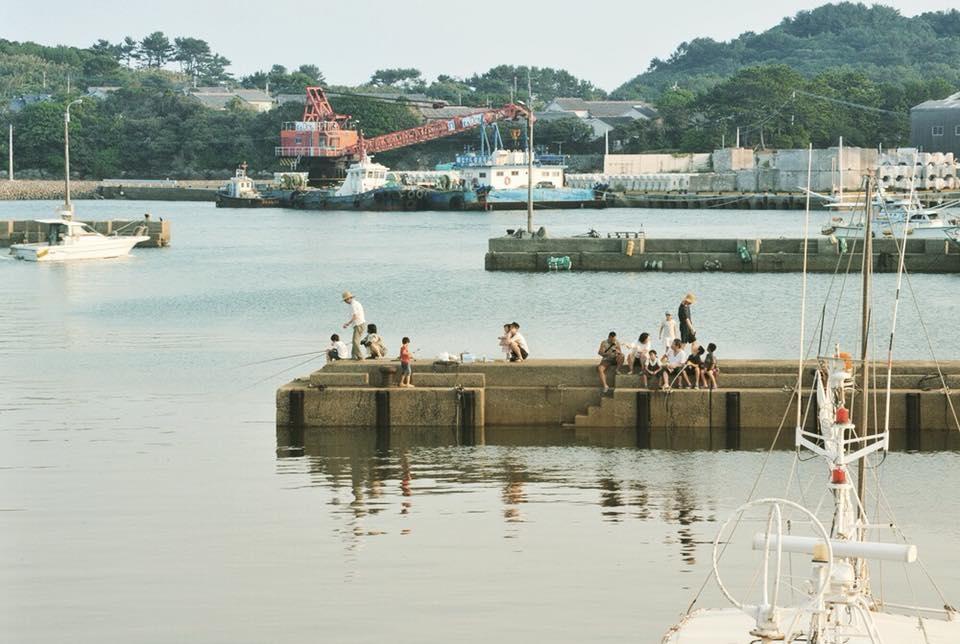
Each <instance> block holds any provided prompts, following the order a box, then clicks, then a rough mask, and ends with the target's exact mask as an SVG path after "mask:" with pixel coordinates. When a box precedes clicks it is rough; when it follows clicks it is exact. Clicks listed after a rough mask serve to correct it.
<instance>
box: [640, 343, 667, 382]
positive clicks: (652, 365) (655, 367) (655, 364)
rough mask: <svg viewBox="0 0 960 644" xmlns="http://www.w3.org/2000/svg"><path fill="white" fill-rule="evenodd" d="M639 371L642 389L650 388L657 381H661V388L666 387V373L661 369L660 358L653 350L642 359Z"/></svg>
mask: <svg viewBox="0 0 960 644" xmlns="http://www.w3.org/2000/svg"><path fill="white" fill-rule="evenodd" d="M640 369H641V370H642V373H643V386H644V387H647V386H650V387H652V386H653V385H654V383H656V382H657V380H661V383H660V386H661V387H666V386H667V372H666V370H665V369H664V368H663V365H662V364H660V358H659V357H658V356H657V352H656V351H654V350H653V349H650V351H648V352H647V357H646V358H644V360H643V364H642V365H641V366H640Z"/></svg>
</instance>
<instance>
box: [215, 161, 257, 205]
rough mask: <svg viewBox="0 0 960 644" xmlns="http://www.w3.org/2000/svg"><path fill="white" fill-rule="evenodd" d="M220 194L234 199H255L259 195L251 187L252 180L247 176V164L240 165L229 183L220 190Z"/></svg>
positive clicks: (252, 186)
mask: <svg viewBox="0 0 960 644" xmlns="http://www.w3.org/2000/svg"><path fill="white" fill-rule="evenodd" d="M221 192H222V193H223V194H225V195H226V196H228V197H233V198H234V199H257V198H259V197H260V193H259V192H258V191H257V189H256V188H255V187H254V185H253V179H251V178H250V177H248V176H247V164H246V163H241V164H240V166H239V167H238V168H237V172H236V174H235V175H234V176H233V178H231V179H230V183H228V184H227V185H225V186H224V187H223V188H221Z"/></svg>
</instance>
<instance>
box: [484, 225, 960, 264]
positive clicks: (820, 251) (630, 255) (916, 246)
mask: <svg viewBox="0 0 960 644" xmlns="http://www.w3.org/2000/svg"><path fill="white" fill-rule="evenodd" d="M862 249H863V246H862V241H855V240H853V239H836V238H833V237H825V236H819V237H815V238H812V239H810V240H809V243H808V251H807V254H808V267H807V270H808V271H810V272H813V273H832V272H834V271H835V270H838V267H839V270H841V271H845V270H846V267H847V264H848V262H849V263H850V270H851V271H852V272H858V273H859V272H860V266H861V263H862V257H863V255H862ZM873 251H874V255H873V269H874V271H875V272H878V273H890V272H896V270H897V257H898V252H897V241H896V240H894V239H888V238H884V239H875V240H874V242H873ZM564 257H566V258H569V269H570V270H574V271H626V272H643V271H668V272H672V271H682V272H700V271H706V272H711V271H722V272H733V273H787V272H799V271H801V270H802V269H803V240H802V239H657V238H647V237H644V236H642V234H640V235H633V236H630V237H627V236H625V234H622V235H621V236H620V237H599V238H593V237H559V238H549V237H548V238H544V239H538V238H530V237H526V238H523V239H518V238H517V237H513V236H505V237H495V238H492V239H490V241H489V244H488V251H487V254H486V257H485V260H484V265H485V268H486V270H488V271H529V272H536V271H547V270H550V269H551V266H556V265H558V262H557V259H556V258H564ZM552 258H553V260H552V261H551V259H552ZM559 265H560V266H562V267H565V266H566V265H567V263H566V262H561V263H560V264H559ZM905 266H906V269H907V270H908V271H911V272H914V273H958V272H960V250H958V248H957V247H956V246H954V245H952V244H951V243H950V242H949V240H947V239H946V237H945V236H944V238H943V239H908V240H907V252H906V259H905Z"/></svg>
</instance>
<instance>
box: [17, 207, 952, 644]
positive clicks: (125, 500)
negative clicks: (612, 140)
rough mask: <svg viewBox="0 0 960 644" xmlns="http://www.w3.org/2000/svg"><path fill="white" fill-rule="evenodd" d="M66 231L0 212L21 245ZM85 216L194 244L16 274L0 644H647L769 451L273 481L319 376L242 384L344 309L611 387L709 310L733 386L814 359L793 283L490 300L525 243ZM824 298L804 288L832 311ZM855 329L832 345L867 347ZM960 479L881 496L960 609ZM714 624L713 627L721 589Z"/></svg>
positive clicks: (448, 462)
mask: <svg viewBox="0 0 960 644" xmlns="http://www.w3.org/2000/svg"><path fill="white" fill-rule="evenodd" d="M51 208H52V204H45V203H0V219H8V218H28V217H34V216H41V215H47V214H48V213H49V212H50V209H51ZM78 209H79V212H80V213H81V215H83V216H88V217H90V218H96V219H101V218H111V217H113V218H129V217H133V216H138V215H139V214H141V213H142V212H144V211H150V212H152V213H153V214H154V216H155V217H158V216H163V217H164V218H165V219H169V220H171V221H172V222H173V246H172V247H171V248H169V249H164V250H138V251H136V252H135V254H134V256H132V257H130V258H128V259H125V260H118V261H110V262H90V263H80V264H74V265H70V266H37V265H27V264H23V263H18V262H12V261H2V262H0V280H2V283H3V284H4V292H5V305H4V306H3V307H0V641H10V642H62V641H64V640H65V639H66V638H69V639H71V640H73V641H90V642H103V643H106V642H171V641H185V642H204V643H207V642H210V643H213V642H227V641H228V642H304V641H324V642H382V641H384V640H385V639H386V638H392V639H393V640H394V641H405V642H406V641H409V642H450V641H457V642H486V641H489V640H490V639H492V638H496V639H497V640H500V641H505V642H529V641H540V640H547V639H550V640H553V641H558V642H582V641H611V642H625V641H642V642H646V641H656V640H657V639H658V637H659V634H660V632H661V631H662V630H663V628H664V627H665V626H667V625H668V624H669V623H671V622H672V621H673V619H674V618H675V617H676V616H677V615H678V614H679V613H680V611H681V610H682V609H683V608H685V607H686V605H687V604H688V603H689V601H690V599H691V598H692V596H693V594H694V593H695V591H696V589H697V588H698V587H699V585H700V583H701V582H702V581H703V579H704V577H705V575H706V572H707V569H708V567H709V564H708V561H709V552H710V545H709V542H710V541H711V540H712V539H713V536H714V534H715V532H716V529H717V520H720V519H722V518H723V517H724V516H725V515H726V513H727V512H728V511H729V510H730V509H732V508H734V507H736V506H737V505H738V504H739V503H740V502H742V501H743V500H744V499H745V497H746V494H747V490H748V489H749V487H750V486H751V485H752V483H753V478H754V476H755V475H756V473H757V472H758V470H759V468H760V466H761V462H762V461H763V458H764V454H763V453H762V452H759V451H742V452H717V451H704V450H703V449H694V448H698V447H703V446H706V445H709V441H708V440H701V438H702V437H700V438H691V437H689V436H677V437H676V441H675V442H674V443H671V444H674V445H675V446H678V447H681V446H682V447H684V448H685V449H656V450H643V451H641V450H636V449H632V448H631V447H629V445H630V439H629V436H628V435H620V434H617V433H616V432H614V433H596V434H591V435H588V436H583V435H570V436H566V435H563V434H559V433H556V432H552V433H547V432H526V431H509V430H497V431H494V430H488V432H487V434H486V444H485V445H481V446H476V447H458V446H456V443H455V440H454V437H453V436H452V435H451V434H450V433H449V432H443V431H439V432H420V433H417V434H415V435H409V434H403V435H395V436H394V437H393V439H392V441H391V444H390V447H389V449H382V447H383V446H382V445H381V449H378V448H377V444H376V440H375V437H373V436H371V435H369V434H368V433H365V432H359V433H357V432H354V433H344V432H313V433H308V435H306V436H304V437H303V442H304V444H305V448H304V450H303V451H302V452H300V451H289V450H284V449H281V450H280V454H281V456H280V457H278V456H277V435H276V433H275V427H274V424H273V411H274V409H273V392H274V390H275V388H276V386H277V385H279V384H281V383H283V382H285V381H286V380H288V379H289V378H290V377H292V376H293V375H299V374H303V373H306V372H307V371H309V370H310V369H311V368H314V367H316V366H319V365H318V363H316V362H314V363H310V364H305V365H302V366H299V367H296V368H294V369H292V370H290V371H288V372H286V373H282V374H278V373H277V372H279V371H280V370H281V369H284V368H285V367H290V366H292V365H293V364H295V363H296V362H297V360H291V361H286V362H284V361H281V362H276V363H269V364H265V365H259V366H254V367H247V368H238V366H239V365H242V364H244V363H248V362H252V361H256V360H263V359H267V358H272V357H275V356H281V355H287V354H293V353H300V352H304V351H310V350H314V349H317V348H320V347H321V346H322V345H323V344H325V339H326V337H327V336H329V334H330V333H332V332H334V331H336V330H337V329H338V328H339V324H340V323H342V321H343V320H344V319H345V318H346V317H347V309H346V307H345V306H344V305H343V304H342V303H341V302H340V300H339V294H340V292H341V291H342V290H344V289H350V290H352V291H353V292H354V293H356V294H357V297H358V299H360V300H361V301H362V302H363V303H364V305H365V307H366V309H367V314H368V317H369V318H370V320H371V321H375V322H378V323H379V324H380V326H381V330H382V331H383V332H384V333H383V334H384V336H385V337H386V339H387V341H388V345H389V346H390V348H391V349H392V350H394V349H395V348H396V346H397V344H398V340H399V337H400V336H401V335H410V336H411V337H413V338H414V344H415V345H416V346H417V347H418V348H419V349H420V350H421V355H425V356H430V355H436V354H437V353H438V352H440V351H465V350H469V351H473V352H474V353H477V354H484V353H486V354H488V355H491V356H493V355H495V354H496V349H497V347H496V335H497V332H498V330H499V324H500V323H502V322H503V321H508V320H511V319H517V320H519V321H520V322H521V324H523V326H524V330H525V331H526V332H527V337H528V339H529V340H530V343H531V345H532V347H533V351H534V353H535V355H537V356H565V357H574V356H582V357H589V356H590V355H591V354H592V353H593V351H594V349H595V345H596V344H597V342H598V341H599V339H600V337H601V336H602V335H605V333H606V332H607V331H608V330H610V329H611V328H613V329H617V330H618V331H620V332H621V333H624V334H626V333H631V334H634V333H639V331H642V330H653V331H655V329H656V327H655V325H656V324H657V323H658V321H659V318H660V317H661V316H662V312H663V310H666V309H670V310H675V308H676V303H677V301H678V300H679V299H680V297H681V296H682V295H683V293H685V292H686V291H687V290H694V291H695V292H697V294H698V295H699V296H700V301H699V302H698V304H697V306H696V308H695V310H694V316H695V320H696V321H697V322H698V326H699V327H700V329H701V335H702V337H703V338H704V339H710V340H714V341H716V342H717V343H718V344H720V345H721V351H720V355H721V356H726V357H780V356H786V357H792V356H793V355H795V354H796V351H797V349H796V340H795V339H794V338H795V335H796V330H795V327H796V325H797V322H794V321H793V320H796V319H797V317H798V314H797V309H796V305H795V301H796V295H795V294H796V291H797V289H798V287H799V277H798V276H795V275H785V276H776V275H760V276H740V275H711V274H703V275H689V276H687V275H669V274H632V275H622V274H576V273H572V274H560V275H539V274H538V275H523V274H504V273H496V274H490V273H485V272H484V271H483V253H484V251H485V247H486V239H487V238H488V237H489V236H491V235H493V234H499V233H501V232H502V231H503V230H504V229H505V228H508V227H514V226H517V225H518V224H522V217H523V215H522V214H511V213H497V214H493V215H489V214H486V215H481V214H477V215H463V214H442V213H429V214H356V213H322V214H318V213H298V212H284V211H251V212H243V211H222V210H221V211H218V210H216V209H214V208H213V207H212V204H172V203H121V202H81V203H80V204H79V207H78ZM538 216H539V217H541V218H542V219H541V222H542V223H544V224H545V225H547V226H548V228H549V229H550V231H551V232H552V233H553V234H565V233H579V232H583V231H585V230H586V229H588V228H591V227H592V228H601V229H603V230H634V229H637V228H639V227H640V226H641V225H642V226H643V228H644V229H645V230H646V231H647V232H648V234H662V235H671V236H673V235H676V236H682V235H685V236H696V235H701V236H729V237H747V236H770V235H774V236H775V235H784V236H796V235H797V234H799V230H800V219H799V217H798V214H797V213H786V212H783V213H781V212H765V213H758V212H734V211H721V212H711V211H663V212H656V211H627V210H622V211H617V210H609V211H603V212H555V213H538ZM824 216H825V215H819V217H821V218H822V217H824ZM819 223H820V222H819V221H817V222H815V223H814V226H816V227H818V226H819ZM956 280H957V278H956V276H917V277H915V278H914V279H913V284H914V286H915V287H916V289H917V291H918V297H920V298H922V299H921V305H922V306H923V307H924V309H925V319H926V321H927V322H928V324H930V325H931V326H930V331H931V333H932V334H933V342H934V344H935V345H936V346H937V347H938V350H939V352H940V357H943V358H957V357H960V356H958V355H957V350H956V343H955V342H954V338H953V335H954V333H953V331H954V330H955V328H956V327H955V324H952V323H951V324H947V323H944V322H943V321H944V320H956V319H957V317H958V315H960V302H958V298H956V296H955V295H956V292H957V281H956ZM877 282H878V288H880V289H884V288H887V287H890V286H892V279H891V278H890V277H889V276H878V278H877ZM830 285H831V278H830V276H824V275H817V276H811V291H812V292H813V295H811V300H812V301H820V300H821V297H822V295H823V294H824V293H826V291H827V289H828V288H830ZM839 285H840V281H839V280H838V281H835V282H834V283H833V288H835V289H836V288H839ZM845 288H846V289H848V292H849V293H851V294H854V293H855V291H856V280H855V279H852V280H849V281H848V283H847V285H846V287H845ZM944 294H948V296H946V297H944V296H943V295H944ZM949 294H953V295H949ZM851 299H852V300H855V299H856V298H855V297H852V298H851ZM889 302H890V300H889V298H887V299H881V302H880V305H879V308H878V313H877V315H878V317H880V318H883V317H884V316H886V315H888V313H887V311H888V309H889V306H888V305H889ZM851 306H852V308H853V313H852V314H850V315H849V316H848V315H847V312H844V316H843V317H841V319H840V321H839V323H838V328H839V329H840V330H846V329H850V330H851V331H852V329H853V327H854V326H855V317H856V312H855V309H856V305H855V304H852V305H851ZM901 313H902V317H901V320H900V325H901V326H900V329H901V330H904V333H903V334H901V335H900V336H899V337H898V347H897V350H898V355H900V356H901V357H920V358H923V357H926V355H927V354H926V349H925V341H924V340H923V338H922V334H921V332H920V329H919V323H918V321H917V316H916V313H915V310H914V309H913V304H912V302H911V301H910V300H909V299H908V300H906V301H905V302H904V305H903V306H902V308H901ZM847 317H849V319H847ZM812 328H813V325H812V324H811V330H812ZM777 416H779V410H778V412H777ZM763 442H764V441H757V443H758V444H760V443H763ZM280 443H281V446H283V445H284V444H285V443H286V438H285V437H283V436H281V440H280ZM944 444H945V445H954V444H955V443H954V441H952V440H945V441H944ZM791 459H792V454H791V453H790V452H775V453H774V454H773V456H772V457H771V461H770V463H769V465H768V466H767V470H766V472H767V476H766V477H765V478H766V480H765V481H764V484H763V487H762V488H761V489H763V490H764V492H767V493H771V494H779V493H781V492H782V491H783V486H784V482H785V480H786V473H787V472H788V471H789V468H790V463H791ZM958 466H960V456H958V453H957V452H953V451H948V452H935V453H922V454H903V453H894V454H891V455H890V456H889V458H888V459H887V461H886V463H885V465H884V467H883V470H882V471H883V476H884V478H885V480H887V481H888V485H887V486H886V487H885V489H886V492H887V494H888V495H889V497H890V500H891V502H892V504H893V505H894V506H895V507H897V508H898V510H899V512H898V518H899V520H900V523H901V524H902V525H903V526H904V528H905V529H906V530H907V532H908V533H909V534H910V535H911V536H912V537H913V538H914V540H915V541H916V542H917V543H918V544H919V546H920V548H921V552H922V553H923V556H924V558H925V559H926V560H927V562H928V564H929V565H930V566H931V567H932V568H934V569H935V570H938V571H939V576H938V582H940V584H941V586H942V587H943V588H944V589H945V590H946V591H947V592H948V594H949V595H951V597H952V598H953V601H954V602H956V601H957V599H956V598H957V597H958V596H960V567H958V566H957V564H958V556H957V554H956V553H957V545H958V544H960V526H958V524H957V522H956V520H955V517H956V516H957V512H958V510H960V500H958V499H957V497H956V495H955V494H942V495H940V494H937V495H931V494H929V491H930V490H931V489H932V488H934V487H935V488H937V489H945V490H955V489H957V487H958V485H960V473H958V472H960V469H958ZM801 471H802V472H803V473H804V474H805V475H808V476H816V475H818V474H819V469H818V467H817V465H816V464H815V463H808V464H804V465H803V466H802V467H801ZM731 556H734V555H731ZM743 556H744V557H745V556H746V554H744V555H743ZM888 584H889V585H890V586H896V584H895V583H894V580H893V579H891V580H890V581H888ZM914 586H916V587H917V588H918V593H921V597H920V598H921V599H924V600H926V601H927V602H928V603H933V604H936V601H935V598H931V597H930V596H928V595H927V594H922V591H920V590H919V589H920V588H924V589H925V588H926V586H924V585H923V584H922V583H920V582H919V577H918V576H915V577H914ZM905 599H907V600H909V596H907V597H906V598H905ZM704 601H705V603H706V604H713V605H719V603H720V600H719V598H718V597H717V593H716V592H715V591H714V590H713V587H712V585H711V586H710V590H709V591H708V592H707V594H706V596H705V600H704Z"/></svg>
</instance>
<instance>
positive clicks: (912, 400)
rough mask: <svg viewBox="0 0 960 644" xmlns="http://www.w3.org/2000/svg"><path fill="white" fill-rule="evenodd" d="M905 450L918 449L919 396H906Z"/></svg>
mask: <svg viewBox="0 0 960 644" xmlns="http://www.w3.org/2000/svg"><path fill="white" fill-rule="evenodd" d="M906 407H907V449H908V450H911V451H918V450H919V449H920V394H907V396H906Z"/></svg>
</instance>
